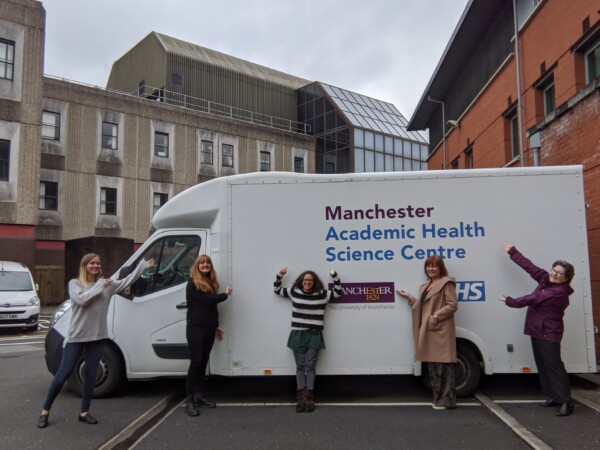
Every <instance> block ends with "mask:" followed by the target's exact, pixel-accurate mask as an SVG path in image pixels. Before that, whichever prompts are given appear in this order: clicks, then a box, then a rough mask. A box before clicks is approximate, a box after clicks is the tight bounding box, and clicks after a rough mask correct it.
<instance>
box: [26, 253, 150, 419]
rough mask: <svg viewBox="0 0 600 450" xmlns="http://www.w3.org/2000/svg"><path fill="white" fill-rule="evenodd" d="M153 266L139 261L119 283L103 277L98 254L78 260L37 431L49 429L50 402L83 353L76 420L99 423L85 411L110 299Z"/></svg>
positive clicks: (101, 346)
mask: <svg viewBox="0 0 600 450" xmlns="http://www.w3.org/2000/svg"><path fill="white" fill-rule="evenodd" d="M153 265H154V259H150V260H148V261H144V260H141V261H140V263H139V264H138V265H137V267H136V268H135V269H134V270H133V271H132V272H131V273H130V274H129V275H128V276H127V277H125V278H123V279H121V280H118V279H117V276H116V274H115V275H113V276H112V277H111V278H102V270H101V263H100V257H99V256H98V255H97V254H95V253H88V254H87V255H85V256H84V257H83V258H81V262H80V264H79V277H78V278H74V279H72V280H71V281H70V282H69V298H70V299H71V302H72V308H73V313H72V315H71V322H70V324H69V331H68V333H67V336H66V337H65V347H64V348H63V353H62V359H61V362H60V367H59V368H58V371H57V372H56V374H55V375H54V378H53V379H52V382H51V383H50V387H49V388H48V394H47V396H46V401H45V402H44V406H43V407H42V413H41V415H40V417H39V419H38V423H37V426H38V428H46V427H47V426H48V414H49V412H50V408H51V407H52V403H53V402H54V400H55V399H56V397H57V396H58V393H59V392H60V390H61V389H62V387H63V384H64V383H65V381H67V379H68V378H69V376H70V375H71V373H72V372H73V369H74V368H75V364H76V363H77V360H78V359H79V356H80V355H81V353H82V352H84V354H85V373H84V380H83V392H82V396H81V412H80V413H79V421H80V422H84V423H87V424H90V425H93V424H96V423H98V421H97V420H96V419H95V418H94V417H92V415H91V414H89V413H88V411H89V409H90V403H91V400H92V394H93V392H94V382H95V380H96V373H97V371H98V364H99V363H100V358H101V357H102V350H103V347H104V343H105V341H106V339H108V326H107V319H106V316H107V313H108V306H109V305H110V299H111V298H112V296H113V294H115V293H117V292H120V291H122V290H123V289H125V288H127V287H128V286H129V285H131V284H132V283H133V282H134V281H135V280H136V279H137V278H138V277H139V276H140V275H141V274H142V272H143V271H144V270H146V269H147V268H149V267H152V266H153Z"/></svg>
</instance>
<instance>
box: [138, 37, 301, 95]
mask: <svg viewBox="0 0 600 450" xmlns="http://www.w3.org/2000/svg"><path fill="white" fill-rule="evenodd" d="M150 34H154V35H155V36H156V38H157V39H158V41H159V42H160V43H161V45H162V46H163V47H164V49H165V51H166V52H168V53H174V54H178V55H181V56H184V57H187V58H190V59H193V60H197V61H204V62H206V63H208V64H210V65H213V66H217V67H223V68H225V69H229V70H233V71H236V72H241V73H244V74H247V75H250V76H252V77H254V78H258V79H262V80H265V81H269V82H272V83H277V84H281V85H284V86H287V87H290V88H292V89H298V88H301V87H302V86H306V85H307V84H309V83H311V81H309V80H305V79H303V78H299V77H296V76H294V75H290V74H287V73H284V72H280V71H278V70H275V69H270V68H269V67H265V66H261V65H260V64H255V63H252V62H249V61H245V60H243V59H240V58H236V57H235V56H230V55H226V54H225V53H221V52H218V51H216V50H211V49H209V48H206V47H202V46H200V45H196V44H192V43H191V42H186V41H182V40H180V39H176V38H174V37H171V36H167V35H166V34H161V33H157V32H155V31H153V32H152V33H150Z"/></svg>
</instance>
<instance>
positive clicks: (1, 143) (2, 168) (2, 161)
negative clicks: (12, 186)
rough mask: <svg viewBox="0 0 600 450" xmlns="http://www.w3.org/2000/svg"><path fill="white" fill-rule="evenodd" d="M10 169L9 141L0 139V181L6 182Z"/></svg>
mask: <svg viewBox="0 0 600 450" xmlns="http://www.w3.org/2000/svg"><path fill="white" fill-rule="evenodd" d="M9 169H10V141H6V140H4V139H0V181H8V174H9Z"/></svg>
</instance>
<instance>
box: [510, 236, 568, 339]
mask: <svg viewBox="0 0 600 450" xmlns="http://www.w3.org/2000/svg"><path fill="white" fill-rule="evenodd" d="M508 254H509V255H510V259H512V260H513V261H514V262H515V263H516V264H517V265H518V266H519V267H521V268H522V269H523V270H525V272H527V273H528V274H529V275H530V276H531V278H533V279H534V280H535V281H536V282H537V283H538V286H537V287H536V288H535V290H534V291H533V292H532V293H531V294H529V295H524V296H523V297H519V298H512V297H507V298H506V304H507V305H508V306H510V307H511V308H523V307H524V306H527V315H526V317H525V330H524V333H525V334H526V335H527V336H531V337H534V338H538V339H544V340H546V341H551V342H560V341H561V339H562V336H563V332H564V330H565V326H564V323H563V316H564V314H565V309H567V306H569V295H571V294H572V293H573V288H572V287H571V286H570V285H569V284H568V283H551V282H550V275H549V274H548V272H546V271H545V270H544V269H541V268H539V267H538V266H536V265H535V264H533V263H532V262H531V261H529V260H528V259H527V258H525V256H523V255H522V254H521V252H519V251H518V250H517V249H516V248H515V247H513V248H511V249H510V250H509V252H508Z"/></svg>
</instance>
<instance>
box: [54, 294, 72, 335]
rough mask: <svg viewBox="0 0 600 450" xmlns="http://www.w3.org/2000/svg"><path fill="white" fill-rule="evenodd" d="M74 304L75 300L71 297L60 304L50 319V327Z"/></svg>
mask: <svg viewBox="0 0 600 450" xmlns="http://www.w3.org/2000/svg"><path fill="white" fill-rule="evenodd" d="M72 304H73V302H72V301H71V299H69V300H65V301H64V302H62V303H61V304H60V305H58V308H56V310H54V314H52V318H51V319H50V328H52V327H53V326H54V325H55V324H56V322H58V321H59V319H60V318H61V317H62V316H64V315H65V313H66V312H67V311H68V310H69V309H71V305H72Z"/></svg>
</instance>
